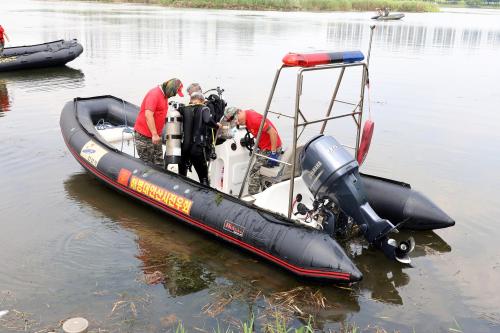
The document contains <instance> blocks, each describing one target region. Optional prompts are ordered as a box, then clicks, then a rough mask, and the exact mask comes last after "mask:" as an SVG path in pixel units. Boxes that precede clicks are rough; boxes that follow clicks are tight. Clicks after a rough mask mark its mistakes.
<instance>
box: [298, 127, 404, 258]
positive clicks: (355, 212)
mask: <svg viewBox="0 0 500 333" xmlns="http://www.w3.org/2000/svg"><path fill="white" fill-rule="evenodd" d="M300 161H301V166H302V178H303V179H304V182H305V183H306V185H307V187H308V188H309V190H310V191H311V193H312V194H313V195H314V197H315V199H320V200H322V199H329V200H332V201H333V202H334V203H335V204H336V205H337V206H338V207H339V208H340V209H341V210H342V211H343V212H344V213H345V214H347V215H349V216H350V217H352V218H353V219H354V222H355V223H356V224H358V225H359V226H360V228H361V230H362V232H363V234H364V236H365V238H366V239H367V240H368V241H369V242H370V244H373V245H375V246H377V247H379V248H380V249H382V251H383V252H384V254H385V255H386V256H387V257H389V258H391V259H396V260H398V261H400V262H403V263H410V258H409V257H408V253H410V252H411V251H412V250H413V248H414V241H413V239H412V238H410V239H409V240H408V241H405V242H401V243H399V244H397V242H396V241H395V240H394V239H390V238H388V234H389V233H390V232H391V231H397V229H396V228H395V227H394V225H393V224H392V223H391V222H389V221H388V220H385V219H382V218H380V217H379V216H378V215H377V213H376V212H375V211H374V210H373V209H372V207H371V206H370V204H369V203H368V201H367V197H366V194H365V191H364V189H363V184H362V182H361V178H360V176H359V172H358V168H359V165H358V162H357V161H356V160H355V159H354V158H353V157H352V156H351V154H349V152H348V151H347V150H345V149H344V148H343V147H342V146H341V144H340V143H339V142H338V141H337V140H335V139H334V138H333V137H331V136H323V135H320V136H318V137H315V138H313V139H312V140H311V141H309V142H308V143H307V144H306V145H305V147H304V149H303V151H302V153H301V159H300Z"/></svg>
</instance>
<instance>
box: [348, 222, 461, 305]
mask: <svg viewBox="0 0 500 333" xmlns="http://www.w3.org/2000/svg"><path fill="white" fill-rule="evenodd" d="M410 236H411V237H413V238H414V239H415V243H416V244H417V245H416V246H415V250H414V251H413V252H412V253H411V257H412V258H413V259H414V260H415V258H418V257H421V256H432V255H439V254H443V253H447V252H450V251H451V246H450V245H449V244H447V243H446V242H445V241H444V240H443V239H442V238H441V237H439V236H438V235H437V234H436V233H435V232H432V231H426V232H408V231H404V232H401V233H400V235H398V238H401V239H408V237H410ZM365 252H368V253H362V254H361V255H356V256H355V258H354V263H355V264H356V266H358V268H359V269H360V270H361V271H362V272H363V283H362V287H361V288H362V289H366V290H367V291H369V292H370V295H371V296H370V297H371V298H372V299H374V300H377V301H380V302H383V303H388V304H394V305H403V299H402V297H401V296H400V295H399V292H398V289H399V288H400V287H403V286H405V285H407V284H408V283H410V276H409V275H408V274H407V273H406V272H405V271H406V270H408V269H409V267H406V266H404V265H401V264H399V263H396V262H383V258H382V259H375V258H374V257H377V256H379V254H378V253H374V252H373V250H370V251H365ZM375 260H380V263H381V264H380V265H374V261H375Z"/></svg>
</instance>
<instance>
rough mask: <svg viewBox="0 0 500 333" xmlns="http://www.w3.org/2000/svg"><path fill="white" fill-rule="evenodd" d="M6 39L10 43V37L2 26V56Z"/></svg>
mask: <svg viewBox="0 0 500 333" xmlns="http://www.w3.org/2000/svg"><path fill="white" fill-rule="evenodd" d="M5 39H6V40H7V41H8V42H10V40H9V36H7V34H6V33H5V30H4V28H3V27H2V26H1V25H0V56H3V49H4V47H5Z"/></svg>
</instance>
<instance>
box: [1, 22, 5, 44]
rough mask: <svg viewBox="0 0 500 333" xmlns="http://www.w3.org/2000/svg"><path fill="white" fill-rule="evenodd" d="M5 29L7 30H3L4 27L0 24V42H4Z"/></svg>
mask: <svg viewBox="0 0 500 333" xmlns="http://www.w3.org/2000/svg"><path fill="white" fill-rule="evenodd" d="M4 31H5V30H3V27H2V26H1V25H0V42H2V43H3V32H4Z"/></svg>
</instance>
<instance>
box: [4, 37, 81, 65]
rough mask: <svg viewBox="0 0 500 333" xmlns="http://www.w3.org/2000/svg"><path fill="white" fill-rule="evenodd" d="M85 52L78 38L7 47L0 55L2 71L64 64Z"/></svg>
mask: <svg viewBox="0 0 500 333" xmlns="http://www.w3.org/2000/svg"><path fill="white" fill-rule="evenodd" d="M82 52H83V47H82V45H80V44H79V43H78V41H77V40H76V39H73V40H57V41H54V42H49V43H44V44H38V45H30V46H16V47H7V48H5V49H4V51H3V55H2V56H1V57H0V72H6V71H12V70H18V69H28V68H40V67H51V66H61V65H64V64H66V63H68V62H70V61H72V60H74V59H75V58H76V57H78V56H79V55H80V54H81V53H82Z"/></svg>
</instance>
